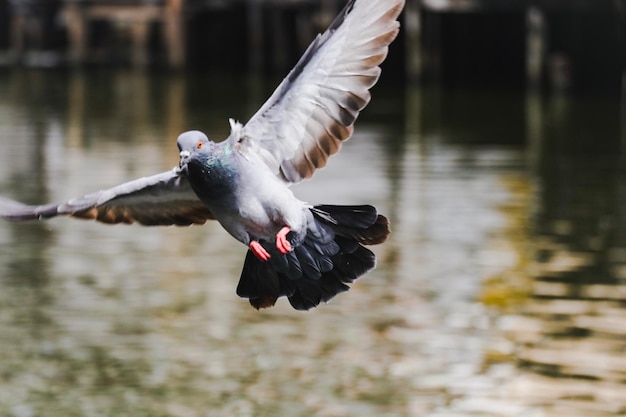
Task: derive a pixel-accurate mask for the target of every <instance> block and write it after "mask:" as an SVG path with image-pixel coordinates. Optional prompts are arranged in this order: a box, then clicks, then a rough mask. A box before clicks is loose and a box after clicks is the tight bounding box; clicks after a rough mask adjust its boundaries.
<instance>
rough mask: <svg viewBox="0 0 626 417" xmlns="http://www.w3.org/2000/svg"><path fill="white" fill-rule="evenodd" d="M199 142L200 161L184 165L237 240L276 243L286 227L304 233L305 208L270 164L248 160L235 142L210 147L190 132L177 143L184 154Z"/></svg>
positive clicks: (205, 200) (203, 198)
mask: <svg viewBox="0 0 626 417" xmlns="http://www.w3.org/2000/svg"><path fill="white" fill-rule="evenodd" d="M199 142H201V143H203V146H202V147H201V148H200V149H197V150H196V152H195V154H196V157H195V158H190V159H188V160H187V161H184V162H183V164H184V165H183V166H186V167H185V168H184V169H185V170H186V171H187V176H188V178H189V183H190V185H191V188H192V189H193V190H194V192H195V193H196V195H198V197H199V198H200V200H201V201H202V202H203V203H204V204H205V205H206V206H207V207H208V208H209V210H211V213H213V214H214V215H215V217H216V219H217V220H218V221H219V222H220V224H221V225H222V227H224V229H226V231H228V232H229V233H230V234H231V235H232V236H233V237H234V238H235V239H237V240H239V241H240V242H242V243H243V244H245V245H246V246H248V245H250V242H252V241H254V240H256V241H259V240H262V241H272V240H273V239H274V238H275V236H276V234H277V233H278V231H279V230H280V229H281V228H282V227H284V226H285V225H289V227H290V228H291V229H292V231H294V232H296V233H297V232H299V231H300V230H301V229H302V226H303V223H304V219H303V218H304V216H305V204H304V203H303V202H302V201H300V200H298V199H297V198H296V197H295V196H294V194H293V193H292V192H291V190H290V189H289V187H287V185H286V184H285V183H284V182H283V181H281V180H280V179H279V178H278V177H276V175H275V174H273V173H272V172H271V171H270V170H269V169H267V166H266V165H265V164H263V163H262V162H260V161H259V160H257V159H249V158H246V157H244V156H243V155H242V154H241V153H240V152H239V151H238V150H237V146H236V145H234V144H233V143H231V142H230V141H224V142H220V143H215V142H211V141H208V139H207V138H206V136H205V135H204V134H203V133H201V132H197V131H191V132H186V133H184V134H183V135H181V137H179V140H178V143H179V148H180V149H181V152H184V150H183V147H185V145H186V147H187V148H189V147H191V148H194V147H197V143H199ZM259 190H263V192H261V193H260V192H259Z"/></svg>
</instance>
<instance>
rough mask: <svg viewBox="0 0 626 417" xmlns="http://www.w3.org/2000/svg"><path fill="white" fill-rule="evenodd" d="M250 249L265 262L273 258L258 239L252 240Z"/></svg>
mask: <svg viewBox="0 0 626 417" xmlns="http://www.w3.org/2000/svg"><path fill="white" fill-rule="evenodd" d="M250 250H251V251H252V253H254V256H256V257H257V258H259V259H260V260H261V261H263V262H267V260H268V259H269V258H271V256H270V254H269V253H268V252H267V251H266V250H265V248H263V246H261V244H260V243H259V242H258V241H256V240H253V241H252V242H250Z"/></svg>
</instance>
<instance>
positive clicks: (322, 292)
mask: <svg viewBox="0 0 626 417" xmlns="http://www.w3.org/2000/svg"><path fill="white" fill-rule="evenodd" d="M309 210H310V211H309V213H308V224H307V229H306V233H304V234H303V235H302V236H301V237H298V236H289V235H288V238H289V239H290V240H291V243H292V247H293V248H294V250H293V251H292V252H290V253H288V254H286V255H283V254H280V253H279V252H278V251H277V250H276V249H275V248H274V245H273V242H261V244H262V245H263V246H264V247H265V249H266V250H268V252H270V254H271V258H270V260H269V261H268V262H263V261H261V260H259V259H257V257H256V256H254V255H253V254H252V252H251V251H248V253H247V255H246V260H245V262H244V265H243V270H242V272H241V278H240V279H239V285H238V286H237V294H238V295H239V296H240V297H244V298H248V299H249V301H250V304H252V306H253V307H255V308H256V309H261V308H267V307H272V306H273V305H274V304H275V303H276V300H277V299H278V298H279V297H283V296H284V297H287V298H288V299H289V303H290V304H291V305H292V306H293V308H295V309H296V310H309V309H311V308H313V307H316V306H317V305H318V304H320V303H321V302H322V301H323V302H327V301H329V300H330V299H331V298H333V297H334V296H335V295H337V294H339V293H341V292H344V291H347V290H348V289H349V288H350V287H349V286H348V284H350V283H352V282H354V280H356V279H357V278H358V277H360V276H361V275H363V274H365V273H366V272H368V271H370V270H372V269H373V268H374V267H375V266H376V256H375V255H374V253H372V251H370V250H369V249H366V248H365V247H363V245H375V244H379V243H382V242H384V241H385V240H386V239H387V237H388V236H389V233H390V230H389V221H388V220H387V218H386V217H385V216H382V215H380V214H378V213H377V211H376V209H375V208H374V207H372V206H331V205H319V206H315V207H312V208H310V209H309Z"/></svg>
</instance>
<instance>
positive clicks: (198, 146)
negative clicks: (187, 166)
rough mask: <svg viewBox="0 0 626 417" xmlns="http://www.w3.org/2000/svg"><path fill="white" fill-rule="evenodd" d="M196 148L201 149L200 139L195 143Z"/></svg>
mask: <svg viewBox="0 0 626 417" xmlns="http://www.w3.org/2000/svg"><path fill="white" fill-rule="evenodd" d="M196 148H198V149H202V141H198V144H197V145H196Z"/></svg>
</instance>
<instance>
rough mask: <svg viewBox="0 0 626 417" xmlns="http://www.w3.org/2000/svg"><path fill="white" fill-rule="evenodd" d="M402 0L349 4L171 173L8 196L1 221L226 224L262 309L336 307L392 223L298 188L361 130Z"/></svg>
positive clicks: (183, 149)
mask: <svg viewBox="0 0 626 417" xmlns="http://www.w3.org/2000/svg"><path fill="white" fill-rule="evenodd" d="M404 2H405V0H376V1H373V0H350V1H349V2H348V3H347V4H346V5H345V7H344V8H343V9H342V11H341V12H340V13H339V14H338V15H337V17H336V18H335V19H334V20H333V22H332V23H331V24H330V26H329V27H328V29H327V30H326V31H325V32H323V33H321V34H318V35H317V37H316V38H315V39H314V40H313V41H312V43H311V44H310V45H309V47H308V48H307V49H306V51H305V52H304V54H303V55H302V57H301V58H300V59H299V60H298V61H297V63H296V65H295V66H294V68H293V69H292V70H291V71H290V72H289V73H288V75H287V76H286V77H285V78H284V79H283V80H282V82H281V83H280V84H279V85H278V87H277V88H276V90H275V91H274V92H273V93H272V94H271V96H270V97H269V98H268V99H267V101H266V102H265V103H264V104H263V105H262V106H261V108H260V109H259V110H258V111H257V112H256V113H254V115H253V116H252V117H251V118H250V119H249V120H248V121H247V123H245V124H242V123H239V122H237V121H235V120H233V119H229V123H230V134H229V136H228V137H227V138H226V139H225V140H222V141H213V140H210V139H209V138H208V137H207V136H206V134H204V133H203V132H201V131H199V130H190V131H187V132H184V133H182V134H180V135H179V136H178V138H177V147H178V150H179V157H180V159H179V164H178V166H176V167H174V168H172V169H171V170H169V171H166V172H162V173H158V174H155V175H151V176H147V177H142V178H139V179H135V180H133V181H130V182H126V183H123V184H120V185H117V186H114V187H112V188H109V189H104V190H100V191H97V192H93V193H89V194H86V195H83V196H81V197H77V198H73V199H70V200H67V201H65V202H62V203H52V204H44V205H29V204H24V203H21V202H18V201H15V200H13V199H11V198H8V197H2V196H0V217H2V218H4V219H7V220H13V221H24V220H44V219H49V218H53V217H56V216H71V217H75V218H81V219H95V220H97V221H99V222H102V223H108V224H119V223H125V224H131V223H139V224H141V225H145V226H158V225H163V226H165V225H178V226H188V225H194V224H204V223H206V222H207V221H209V220H216V221H218V222H219V223H220V224H221V226H222V227H223V228H224V229H225V230H226V231H227V232H228V233H229V234H230V235H232V237H234V238H235V239H237V240H238V241H240V242H241V243H243V244H244V245H246V246H247V248H248V250H247V252H246V256H245V260H244V264H243V268H242V271H241V275H240V278H239V283H238V285H237V289H236V293H237V295H238V296H240V297H242V298H247V299H248V301H249V303H250V304H251V305H252V306H253V307H254V308H256V309H262V308H268V307H272V306H274V305H275V303H276V302H277V300H278V299H279V298H280V297H286V298H287V299H288V301H289V303H290V304H291V306H292V307H293V308H294V309H296V310H310V309H312V308H314V307H317V306H318V305H319V304H320V303H322V302H324V303H327V302H328V301H330V300H331V299H332V298H333V297H334V296H336V295H337V294H339V293H342V292H345V291H347V290H348V289H349V288H350V286H349V284H352V283H353V282H354V281H355V280H356V279H357V278H359V277H360V276H362V275H364V274H365V273H367V272H369V271H370V270H372V269H373V268H374V267H375V266H376V256H375V254H374V253H373V252H372V251H371V250H369V249H367V248H366V247H365V246H366V245H375V244H380V243H383V242H384V241H385V240H386V239H387V238H388V236H389V235H390V225H389V220H388V219H387V218H386V217H385V216H384V215H382V214H380V213H378V211H377V209H376V208H375V207H373V206H371V205H331V204H317V205H312V204H309V203H306V202H303V201H301V200H299V199H298V198H297V197H296V196H295V195H294V193H293V192H292V190H291V185H293V184H296V183H299V182H301V181H303V180H307V179H309V178H311V177H312V176H313V174H314V173H315V171H316V170H318V169H320V168H323V167H324V166H325V165H326V163H327V161H328V159H329V157H330V156H332V155H334V154H336V153H337V152H338V151H339V150H340V148H341V145H342V143H343V142H345V141H346V140H348V139H349V138H350V137H351V136H352V133H353V131H354V123H355V121H356V119H357V117H358V116H359V113H360V112H361V111H362V110H363V109H364V108H365V106H366V105H367V104H368V103H369V102H370V99H371V94H370V88H371V87H373V86H374V85H375V84H376V82H377V81H378V79H379V77H380V74H381V69H380V64H381V63H382V62H383V61H384V60H385V58H386V57H387V54H388V51H389V45H390V44H391V42H393V40H394V39H395V38H396V37H397V35H398V32H399V27H400V23H399V22H398V17H399V15H400V13H401V11H402V9H403V8H404Z"/></svg>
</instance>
